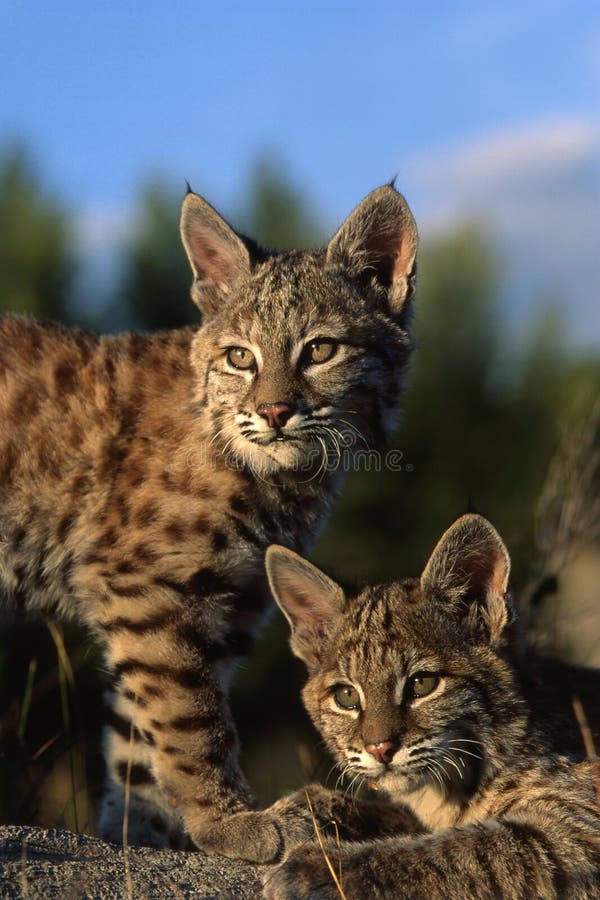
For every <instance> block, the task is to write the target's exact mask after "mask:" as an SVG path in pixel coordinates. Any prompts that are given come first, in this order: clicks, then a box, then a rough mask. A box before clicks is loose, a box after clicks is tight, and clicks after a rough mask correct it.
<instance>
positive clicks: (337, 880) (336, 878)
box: [306, 791, 347, 900]
mask: <svg viewBox="0 0 600 900" xmlns="http://www.w3.org/2000/svg"><path fill="white" fill-rule="evenodd" d="M306 802H307V803H308V808H309V810H310V814H311V817H312V823H313V828H314V830H315V834H316V836H317V841H318V842H319V847H320V848H321V852H322V854H323V858H324V859H325V862H326V864H327V868H328V869H329V872H330V873H331V877H332V879H333V883H334V884H335V886H336V889H337V892H338V894H339V895H340V897H341V898H342V900H347V898H346V894H345V893H344V888H343V887H342V858H341V855H340V857H339V870H338V872H337V873H336V871H335V869H334V868H333V864H332V862H331V859H330V857H329V855H328V853H327V850H326V849H325V844H324V843H323V838H322V837H321V831H320V829H319V825H318V823H317V819H316V817H315V812H314V809H313V805H312V803H311V802H310V797H309V794H308V791H306ZM332 825H333V826H334V828H335V833H336V839H337V847H338V850H339V849H340V835H339V831H338V827H337V822H335V821H334V822H332Z"/></svg>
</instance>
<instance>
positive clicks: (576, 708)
mask: <svg viewBox="0 0 600 900" xmlns="http://www.w3.org/2000/svg"><path fill="white" fill-rule="evenodd" d="M571 702H572V704H573V712H574V713H575V718H576V719H577V724H578V726H579V730H580V732H581V738H582V740H583V746H584V748H585V754H586V756H587V758H588V759H589V761H590V762H592V763H594V764H595V765H596V777H595V781H596V797H597V798H598V805H599V806H600V764H599V762H600V761H599V760H598V754H597V753H596V745H595V743H594V737H593V735H592V731H591V728H590V726H589V723H588V720H587V716H586V714H585V710H584V708H583V703H582V702H581V700H580V699H579V697H573V698H572V699H571Z"/></svg>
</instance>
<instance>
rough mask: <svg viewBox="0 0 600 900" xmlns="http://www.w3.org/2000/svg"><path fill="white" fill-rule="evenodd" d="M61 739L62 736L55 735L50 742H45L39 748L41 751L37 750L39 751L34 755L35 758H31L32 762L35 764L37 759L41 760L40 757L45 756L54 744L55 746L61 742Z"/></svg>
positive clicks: (49, 739)
mask: <svg viewBox="0 0 600 900" xmlns="http://www.w3.org/2000/svg"><path fill="white" fill-rule="evenodd" d="M60 737H61V735H60V734H55V735H53V737H51V738H48V740H47V741H45V742H44V743H43V744H42V746H41V747H39V749H37V750H36V751H35V753H34V754H33V756H32V757H31V759H32V762H35V761H36V760H37V759H39V758H40V756H43V755H44V753H45V752H46V750H49V749H50V747H51V746H52V745H53V744H55V743H56V742H57V741H58V740H59V738H60Z"/></svg>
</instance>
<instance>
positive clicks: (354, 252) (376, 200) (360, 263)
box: [327, 184, 418, 316]
mask: <svg viewBox="0 0 600 900" xmlns="http://www.w3.org/2000/svg"><path fill="white" fill-rule="evenodd" d="M417 246H418V234H417V226H416V224H415V220H414V218H413V215H412V213H411V211H410V209H409V208H408V204H407V203H406V200H405V199H404V197H403V196H402V194H399V193H398V191H397V190H395V188H393V187H392V186H391V185H389V184H388V185H384V186H383V187H380V188H377V189H376V190H374V191H372V192H371V193H370V194H369V195H368V196H367V197H365V199H364V200H363V201H362V203H359V205H358V206H357V207H356V209H355V210H353V212H351V213H350V215H349V216H348V218H347V219H346V221H345V222H344V224H343V225H342V227H341V228H340V229H339V231H338V232H337V233H336V234H335V235H334V236H333V237H332V239H331V241H330V242H329V246H328V247H327V263H328V264H329V265H342V266H344V267H345V268H346V269H347V270H348V272H349V273H350V275H351V276H352V277H355V278H363V279H364V278H370V279H374V280H375V282H376V284H377V285H378V286H379V288H380V289H383V290H384V291H385V292H386V296H387V305H388V308H389V311H390V313H391V314H392V315H394V316H400V315H401V314H402V313H403V312H404V311H405V310H406V306H407V304H408V303H409V301H410V298H411V296H412V293H413V288H414V277H415V273H416V256H417Z"/></svg>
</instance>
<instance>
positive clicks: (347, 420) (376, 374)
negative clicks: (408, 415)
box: [193, 254, 409, 479]
mask: <svg viewBox="0 0 600 900" xmlns="http://www.w3.org/2000/svg"><path fill="white" fill-rule="evenodd" d="M238 297H239V299H238V301H237V302H236V303H235V304H234V305H232V308H225V309H224V310H223V312H222V314H221V315H219V316H217V317H215V319H214V320H212V321H210V322H209V323H208V324H207V326H205V328H203V329H202V330H201V331H200V332H199V334H198V337H197V339H196V342H195V345H194V351H193V361H194V365H195V368H196V372H197V375H198V383H199V384H203V385H205V388H204V390H205V400H206V403H207V406H208V407H209V408H211V409H212V410H214V416H213V428H214V433H215V443H216V444H218V445H219V447H220V448H221V449H222V451H223V452H225V453H226V454H227V455H229V456H230V457H232V458H233V460H234V461H235V462H241V463H242V464H245V465H248V466H249V467H250V468H251V469H252V470H254V471H255V472H256V473H257V474H259V475H262V476H263V477H265V476H269V475H270V474H272V473H274V472H276V471H278V470H280V469H287V470H296V471H299V472H303V473H306V474H305V475H304V477H306V478H307V479H308V478H310V477H311V476H315V475H320V474H322V473H323V472H324V471H325V470H326V468H327V467H329V468H331V469H335V468H337V467H340V468H343V467H344V465H346V464H347V463H348V460H349V459H350V458H351V454H352V453H353V451H354V450H355V449H356V448H361V447H362V448H368V447H369V446H370V445H371V444H372V443H373V442H376V443H379V442H380V441H381V440H382V438H385V437H387V436H388V434H389V431H390V429H391V427H392V425H393V423H394V422H395V419H396V411H397V403H398V399H399V382H400V378H401V373H402V370H403V368H404V366H405V362H406V358H407V355H408V351H409V341H408V337H407V335H406V333H405V332H404V331H403V329H402V328H401V327H400V326H399V325H398V324H397V323H395V322H394V321H393V320H392V319H391V317H390V316H389V315H386V314H385V312H384V311H383V310H377V309H374V308H373V302H372V299H371V298H370V297H368V296H367V297H365V296H363V295H362V294H361V292H360V291H359V290H357V288H356V286H355V285H354V284H353V283H352V282H351V281H350V280H349V279H348V278H347V277H344V275H343V273H340V272H339V271H335V270H331V269H328V268H327V267H326V266H325V261H324V256H323V255H322V254H321V256H320V257H319V256H318V255H316V254H315V255H314V256H312V257H307V256H306V255H301V254H286V256H284V257H275V258H272V259H270V260H269V261H268V262H266V263H265V264H263V265H262V266H261V267H260V268H259V269H258V271H257V272H256V273H255V274H254V275H253V277H251V278H249V279H248V280H247V282H246V284H245V285H244V286H243V287H240V289H239V293H238ZM301 477H302V476H301Z"/></svg>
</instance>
